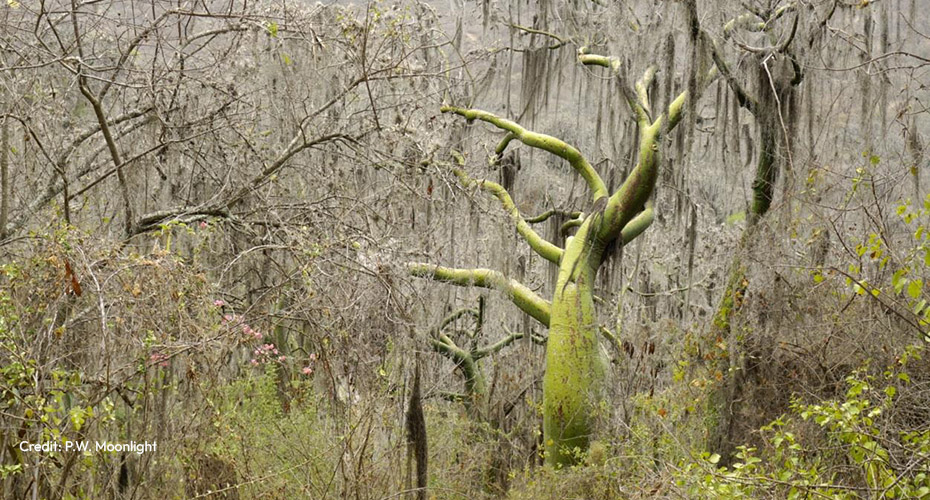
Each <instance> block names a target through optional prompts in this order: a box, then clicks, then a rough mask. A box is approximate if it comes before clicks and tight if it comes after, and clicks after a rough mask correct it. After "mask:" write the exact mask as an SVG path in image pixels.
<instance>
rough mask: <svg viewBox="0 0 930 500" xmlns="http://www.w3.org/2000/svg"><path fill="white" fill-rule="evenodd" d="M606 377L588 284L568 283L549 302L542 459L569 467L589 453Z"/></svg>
mask: <svg viewBox="0 0 930 500" xmlns="http://www.w3.org/2000/svg"><path fill="white" fill-rule="evenodd" d="M603 380H604V365H603V360H602V359H601V355H600V349H599V347H598V340H597V328H596V324H595V314H594V301H593V296H592V293H591V285H590V283H582V284H581V285H576V284H575V283H569V284H567V285H566V286H565V287H564V289H563V290H559V291H557V292H556V296H555V297H554V298H553V301H552V322H551V324H550V326H549V342H548V346H547V349H546V375H545V377H544V378H543V435H544V439H545V443H546V462H547V463H549V464H552V465H568V464H574V463H577V462H578V459H579V458H581V453H583V452H585V451H587V449H588V443H589V442H590V439H591V435H592V432H593V427H594V425H593V424H594V419H595V418H596V414H597V411H596V410H597V403H598V400H599V399H600V397H601V389H602V386H603Z"/></svg>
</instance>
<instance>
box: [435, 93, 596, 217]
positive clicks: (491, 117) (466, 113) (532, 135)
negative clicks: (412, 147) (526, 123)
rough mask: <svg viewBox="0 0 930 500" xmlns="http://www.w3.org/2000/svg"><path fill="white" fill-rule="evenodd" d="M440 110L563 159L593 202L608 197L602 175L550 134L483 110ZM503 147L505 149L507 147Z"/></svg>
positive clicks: (571, 148)
mask: <svg viewBox="0 0 930 500" xmlns="http://www.w3.org/2000/svg"><path fill="white" fill-rule="evenodd" d="M440 111H442V112H443V113H455V114H457V115H459V116H462V117H463V118H465V119H467V120H468V121H473V120H481V121H483V122H486V123H490V124H491V125H494V126H495V127H497V128H499V129H501V130H505V131H507V132H510V133H511V134H513V137H514V138H515V139H517V140H519V141H520V142H522V143H523V144H526V145H527V146H530V147H533V148H538V149H542V150H543V151H548V152H550V153H552V154H554V155H556V156H558V157H560V158H562V159H564V160H565V161H567V162H568V163H569V164H570V165H571V166H572V168H574V169H575V170H576V171H577V172H578V173H579V174H581V177H583V178H584V180H585V182H587V183H588V187H590V188H591V193H592V197H593V198H594V199H595V200H596V199H598V198H601V197H603V196H607V185H606V184H604V180H603V179H601V176H600V175H598V173H597V171H596V170H594V167H593V166H592V165H591V164H590V163H589V162H588V160H587V159H586V158H585V157H584V155H582V154H581V152H580V151H578V150H577V149H576V148H575V147H574V146H572V145H570V144H568V143H566V142H565V141H563V140H561V139H557V138H555V137H552V136H551V135H546V134H540V133H538V132H532V131H529V130H527V129H525V128H523V127H522V126H520V125H519V124H517V123H516V122H514V121H511V120H508V119H506V118H501V117H499V116H497V115H495V114H493V113H489V112H487V111H482V110H480V109H466V108H459V107H455V106H443V107H441V108H440ZM505 140H506V138H505ZM507 142H509V141H507ZM502 144H503V143H502ZM503 145H504V147H506V144H503Z"/></svg>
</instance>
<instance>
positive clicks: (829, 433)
mask: <svg viewBox="0 0 930 500" xmlns="http://www.w3.org/2000/svg"><path fill="white" fill-rule="evenodd" d="M919 359H920V351H919V349H917V348H909V349H908V350H907V351H906V352H905V353H904V354H902V355H901V356H900V358H899V363H898V365H897V366H895V367H891V368H889V369H888V370H886V371H885V372H884V373H883V374H882V376H881V377H875V376H873V375H868V374H866V373H865V371H857V372H855V373H853V374H851V375H850V376H848V377H847V378H846V384H847V386H848V390H847V391H846V394H845V397H844V398H843V399H836V400H827V401H823V402H819V403H814V404H804V403H802V402H801V401H800V400H795V401H794V402H793V403H792V405H791V410H792V414H793V417H788V416H785V417H781V418H778V419H776V420H775V421H773V422H772V423H771V424H769V425H767V426H765V427H763V428H762V429H761V432H762V436H763V438H764V440H765V444H766V447H765V449H764V450H763V451H762V452H761V453H760V451H759V450H757V449H756V448H752V447H747V446H741V447H740V448H739V450H740V451H739V453H738V454H737V458H738V462H737V463H735V464H733V466H732V467H730V468H722V469H718V468H717V467H716V464H717V462H718V461H719V459H720V456H719V455H716V454H714V455H711V454H708V453H704V454H703V455H701V456H700V460H698V461H695V462H691V463H687V464H685V465H684V466H683V467H682V468H681V473H680V475H679V478H678V483H679V485H680V486H681V487H683V488H685V489H686V490H687V491H688V494H689V495H691V496H692V497H694V498H759V497H770V496H774V497H779V498H788V499H801V498H812V497H814V498H831V499H849V498H930V477H928V475H927V463H926V461H927V451H928V450H930V431H927V430H926V429H925V428H921V429H916V430H915V429H905V430H900V431H898V432H896V433H890V432H888V429H887V424H888V422H887V421H885V420H886V419H885V415H886V414H888V413H890V412H892V411H893V410H894V407H895V397H896V395H897V394H898V390H899V387H901V386H906V385H907V384H908V381H909V377H908V375H907V373H906V372H905V371H903V369H904V368H905V367H906V365H907V363H908V361H909V360H919ZM807 423H813V424H815V426H816V427H815V428H819V429H821V431H822V433H823V434H822V439H823V441H824V442H823V443H821V442H820V441H819V439H817V438H816V437H808V438H806V439H804V438H802V435H804V434H803V433H805V432H808V431H809V430H810V428H809V426H805V424H807ZM843 462H846V463H849V464H850V465H852V466H853V469H852V470H849V469H848V468H843V467H838V465H839V464H842V463H843Z"/></svg>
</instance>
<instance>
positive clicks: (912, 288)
mask: <svg viewBox="0 0 930 500" xmlns="http://www.w3.org/2000/svg"><path fill="white" fill-rule="evenodd" d="M923 285H924V283H923V280H921V279H920V278H917V279H915V280H912V281H911V282H910V283H909V284H908V285H907V294H908V295H910V297H911V298H912V299H917V297H920V289H921V288H923Z"/></svg>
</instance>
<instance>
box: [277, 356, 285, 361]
mask: <svg viewBox="0 0 930 500" xmlns="http://www.w3.org/2000/svg"><path fill="white" fill-rule="evenodd" d="M286 359H287V356H280V357H278V361H280V362H282V363H283V362H284V360H286Z"/></svg>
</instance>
